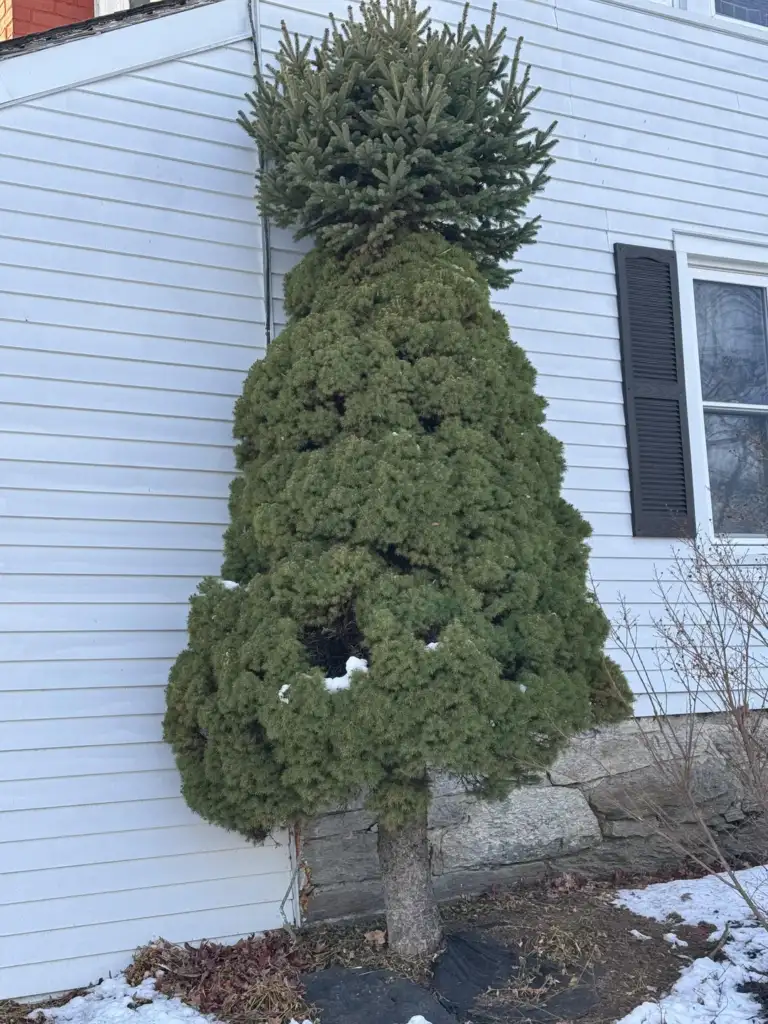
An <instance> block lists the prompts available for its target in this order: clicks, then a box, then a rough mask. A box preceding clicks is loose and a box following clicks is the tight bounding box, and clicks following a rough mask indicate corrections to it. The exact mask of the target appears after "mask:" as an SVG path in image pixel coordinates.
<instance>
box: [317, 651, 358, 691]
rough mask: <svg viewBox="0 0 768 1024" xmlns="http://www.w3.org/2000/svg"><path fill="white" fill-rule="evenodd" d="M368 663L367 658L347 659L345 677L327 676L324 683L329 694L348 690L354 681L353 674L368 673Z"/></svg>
mask: <svg viewBox="0 0 768 1024" xmlns="http://www.w3.org/2000/svg"><path fill="white" fill-rule="evenodd" d="M367 671H368V662H367V661H366V660H365V658H356V657H355V656H354V655H353V656H352V657H351V658H347V664H346V672H345V673H344V675H343V676H326V677H325V679H324V680H323V682H324V683H325V688H326V690H327V691H328V692H329V693H336V691H337V690H348V689H349V684H350V682H351V680H352V673H353V672H367Z"/></svg>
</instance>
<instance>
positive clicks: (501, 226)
mask: <svg viewBox="0 0 768 1024" xmlns="http://www.w3.org/2000/svg"><path fill="white" fill-rule="evenodd" d="M494 19H495V9H494V14H493V16H492V19H491V23H490V24H489V25H488V26H487V28H486V29H484V30H482V31H481V30H479V29H477V28H476V27H474V26H470V25H469V24H468V22H467V11H466V10H465V12H464V16H463V17H462V19H461V21H460V22H459V24H458V26H457V27H456V28H454V29H451V28H449V27H448V26H440V27H439V28H433V27H432V26H431V24H430V20H429V12H428V10H427V11H423V10H422V11H420V10H418V9H417V7H416V3H415V0H370V2H364V3H362V4H361V6H360V18H359V19H356V18H355V16H354V14H353V12H352V10H351V9H350V13H349V16H348V18H347V19H346V20H344V21H342V22H336V21H334V20H333V19H332V21H331V28H330V29H329V31H328V32H326V34H325V36H324V38H323V40H322V42H321V43H320V44H319V46H317V47H316V48H315V49H314V51H313V50H312V44H311V41H309V42H306V43H302V42H301V41H300V40H299V37H298V36H292V35H291V34H290V33H289V32H288V30H287V29H286V28H285V26H283V39H282V43H281V47H280V52H279V55H278V64H277V67H276V68H270V69H269V71H268V74H267V75H263V74H261V73H259V72H257V79H256V89H255V92H254V93H253V94H252V95H251V96H249V97H248V100H249V103H250V111H249V113H247V114H246V113H241V115H240V123H241V124H242V126H243V127H244V128H245V129H246V131H248V133H249V134H250V135H251V136H252V137H253V138H254V139H255V140H256V142H257V143H258V145H259V148H260V151H261V155H262V161H263V166H262V169H261V171H260V173H259V197H260V203H261V207H262V211H263V212H264V213H265V214H267V215H269V216H270V217H272V218H273V219H274V220H275V222H276V223H278V224H280V225H282V226H293V227H295V228H296V229H297V236H298V237H302V236H309V237H312V238H314V239H315V240H316V241H317V242H319V243H321V244H322V245H324V246H327V247H329V248H331V249H333V250H334V251H336V252H346V251H349V250H351V249H373V250H374V251H381V248H382V246H384V245H385V244H386V243H388V242H390V241H392V240H393V239H394V238H396V237H398V236H400V235H402V234H403V233H407V232H413V231H421V230H428V231H432V232H437V233H439V234H441V235H442V236H443V237H444V238H445V239H446V240H448V241H450V242H452V243H454V244H456V245H459V246H460V247H461V248H463V249H466V250H467V251H468V252H470V253H471V254H472V256H473V257H474V259H475V262H476V264H477V266H478V267H479V269H480V270H481V272H482V273H483V274H484V275H485V276H486V278H487V279H488V280H489V282H490V283H491V285H493V286H499V285H503V284H506V283H508V281H509V280H510V279H511V272H510V271H509V270H508V269H507V268H505V267H503V266H502V263H503V261H505V260H509V259H510V258H511V257H512V256H513V255H514V254H515V252H516V251H517V250H518V249H519V248H520V246H521V245H524V244H525V243H527V242H531V241H533V239H534V237H535V234H536V230H537V226H538V223H537V222H538V218H533V219H526V218H525V208H526V205H527V203H528V201H529V200H530V198H531V196H532V195H533V194H534V193H536V192H537V191H538V190H539V189H541V188H542V187H543V186H544V184H545V183H546V181H547V169H548V168H549V166H550V164H551V157H550V151H551V149H552V146H553V145H554V140H553V139H552V137H551V133H552V128H553V127H554V126H551V127H549V128H548V129H546V130H544V131H542V130H537V129H535V128H532V127H530V126H529V125H528V111H529V106H530V103H531V101H532V100H533V99H534V97H535V96H536V93H537V90H532V89H531V88H530V86H529V78H528V69H527V68H525V69H521V68H520V64H519V52H520V41H519V42H518V45H517V48H516V50H515V52H514V55H513V56H511V57H510V56H509V55H507V54H505V52H504V51H505V39H506V30H505V29H502V30H501V31H500V32H496V31H495V28H494Z"/></svg>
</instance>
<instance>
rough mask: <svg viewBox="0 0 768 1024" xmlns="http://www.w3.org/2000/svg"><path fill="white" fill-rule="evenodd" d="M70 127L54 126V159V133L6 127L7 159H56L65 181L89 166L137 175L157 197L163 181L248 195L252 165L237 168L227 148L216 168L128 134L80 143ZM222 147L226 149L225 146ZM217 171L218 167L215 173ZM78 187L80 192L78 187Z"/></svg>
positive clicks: (51, 161)
mask: <svg viewBox="0 0 768 1024" xmlns="http://www.w3.org/2000/svg"><path fill="white" fill-rule="evenodd" d="M71 125H72V121H71V119H69V120H68V121H67V122H66V123H65V124H64V125H62V126H61V127H58V126H56V125H54V126H52V127H53V137H54V138H56V139H57V145H56V149H55V157H54V155H53V151H52V149H51V133H49V132H47V133H38V132H33V131H29V130H27V131H24V133H23V134H22V133H21V132H16V131H10V130H9V127H8V126H7V125H4V126H3V127H4V132H3V134H4V138H5V140H6V157H8V158H11V159H16V158H18V159H21V160H24V161H25V162H26V161H34V163H35V164H54V163H55V165H56V167H57V168H58V169H59V170H60V171H61V172H62V173H61V179H60V181H62V182H66V181H68V179H69V172H70V171H81V170H85V171H88V172H91V173H94V174H108V175H114V176H116V177H118V178H131V179H134V178H135V179H136V180H138V181H139V182H151V183H152V185H153V195H154V187H155V186H156V184H157V182H162V183H163V186H170V187H179V188H183V189H185V190H199V191H202V192H209V191H211V187H212V186H215V188H216V191H217V192H219V193H220V194H221V195H222V196H245V197H246V198H250V194H249V190H250V189H251V185H252V181H251V178H252V168H251V167H245V166H243V167H239V166H237V163H236V164H235V166H232V163H231V161H227V160H226V154H225V153H224V152H222V153H220V155H218V157H216V158H214V166H213V167H212V166H211V164H210V163H199V162H197V161H195V160H189V159H186V158H182V159H179V158H178V156H177V155H175V156H170V155H169V156H164V155H161V154H160V153H153V152H152V150H151V148H150V147H149V144H148V143H147V144H145V145H146V149H145V151H142V149H141V148H139V149H130V148H129V140H128V139H127V138H126V139H123V138H121V139H120V143H121V144H120V145H119V146H115V145H111V146H104V145H99V144H98V143H94V142H93V140H89V141H82V142H81V141H79V140H78V139H73V138H71V137H67V135H66V131H67V129H68V128H69V127H70V126H71ZM62 129H63V131H62ZM221 148H222V149H224V147H221ZM4 166H5V165H4V163H3V161H2V160H0V173H3V168H4ZM9 166H14V165H12V164H11V165H9ZM213 171H215V176H214V174H213V173H212V172H213ZM12 173H13V172H11V175H12ZM4 177H6V180H13V177H12V176H6V175H4ZM78 191H81V190H80V189H78ZM82 191H84V192H87V189H83V190H82ZM160 194H162V190H160Z"/></svg>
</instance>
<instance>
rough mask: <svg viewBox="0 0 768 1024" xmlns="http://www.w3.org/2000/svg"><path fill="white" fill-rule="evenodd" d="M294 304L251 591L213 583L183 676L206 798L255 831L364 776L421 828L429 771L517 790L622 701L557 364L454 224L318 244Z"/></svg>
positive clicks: (183, 730)
mask: <svg viewBox="0 0 768 1024" xmlns="http://www.w3.org/2000/svg"><path fill="white" fill-rule="evenodd" d="M287 300H288V310H289V314H290V317H291V322H290V325H289V326H288V327H287V328H286V329H285V330H284V331H283V332H282V334H281V335H280V336H279V337H278V338H277V340H276V341H275V342H274V343H273V345H272V346H271V348H270V350H269V353H268V356H267V358H266V359H264V360H263V361H261V362H258V363H256V364H255V365H254V367H253V369H252V370H251V372H250V374H249V377H248V380H247V383H246V385H245V390H244V393H243V396H242V397H241V398H240V399H239V401H238V403H237V409H236V421H235V432H236V434H237V437H238V438H239V442H240V443H239V447H238V462H239V465H240V469H241V470H242V477H241V478H240V479H239V480H237V481H236V483H235V485H234V486H233V491H232V500H231V512H232V525H231V526H230V528H229V531H228V534H227V554H226V561H225V565H224V570H223V572H224V575H225V576H226V577H228V578H229V579H230V580H232V581H234V582H238V583H239V584H240V586H239V587H237V588H227V587H225V586H223V585H222V584H221V583H219V582H217V581H211V582H208V583H206V584H204V586H203V588H202V590H201V593H200V594H199V595H198V596H197V597H195V598H194V599H193V607H192V614H191V617H190V646H189V648H188V649H187V650H186V651H185V652H184V653H183V654H182V655H181V657H180V658H179V661H178V663H177V665H176V667H175V669H174V672H173V676H172V681H171V686H170V690H169V695H168V706H169V711H168V716H167V721H166V730H167V735H168V737H169V739H170V740H171V742H172V743H173V744H174V747H175V749H176V752H177V755H178V758H179V764H180V767H181V769H182V774H183V776H184V783H185V794H186V796H187V798H188V800H189V801H190V803H191V804H192V806H193V807H194V808H195V809H196V810H198V811H199V812H200V813H201V814H203V815H204V816H205V817H207V818H211V819H213V820H215V821H219V822H221V823H222V824H224V825H227V826H228V827H230V828H236V829H238V830H239V831H241V832H244V833H246V834H249V833H253V832H255V831H258V830H259V829H266V828H269V827H270V826H271V825H274V824H275V823H276V822H279V821H286V820H290V819H292V818H294V817H299V816H302V815H309V814H312V813H313V812H315V811H317V809H318V808H319V807H322V806H324V805H331V804H333V803H338V802H340V801H342V802H343V801H345V800H347V799H350V798H352V797H353V796H355V795H357V794H358V793H359V792H360V790H361V789H362V788H366V789H367V791H368V792H369V804H370V806H372V807H374V808H375V809H376V811H378V812H379V813H380V814H381V815H383V816H385V817H387V818H388V819H390V820H391V821H392V822H393V823H395V822H398V821H401V820H405V819H407V817H408V816H409V814H411V813H412V811H413V809H414V803H418V802H421V801H423V800H425V799H426V789H425V785H424V783H425V778H426V771H427V769H428V768H429V769H444V770H446V771H448V772H451V773H454V774H458V775H462V776H469V777H471V778H472V779H474V780H476V781H477V782H478V784H479V785H480V786H481V787H482V788H483V789H485V790H487V791H489V792H493V793H498V792H500V791H503V789H504V788H505V787H506V786H508V785H509V783H510V782H512V781H514V780H516V779H521V778H525V777H526V776H527V775H529V774H530V773H531V771H533V770H534V769H535V768H536V767H537V766H540V765H541V764H542V763H547V762H549V760H550V759H551V757H552V755H553V753H554V752H555V751H556V750H557V749H558V748H559V747H560V746H561V744H562V741H563V738H564V737H565V736H566V735H567V734H569V733H571V732H573V731H574V730H575V729H580V728H583V727H585V726H587V725H590V724H592V723H593V722H595V721H598V720H601V719H604V718H606V717H613V715H614V714H615V713H616V712H618V711H621V710H622V705H621V701H619V702H618V703H617V702H616V699H615V697H614V695H613V690H612V686H611V682H610V680H609V679H608V678H607V677H606V668H605V666H604V664H603V655H602V646H603V643H604V641H605V638H606V633H607V623H606V620H605V618H604V616H603V614H602V612H601V611H600V609H599V608H598V607H597V605H596V604H595V602H594V601H593V600H592V598H591V597H590V596H589V594H588V593H587V590H586V587H585V577H586V572H587V547H586V545H585V544H584V539H585V538H586V536H587V535H588V532H589V530H588V527H587V525H586V524H585V522H584V520H583V519H582V518H581V517H580V515H579V514H578V513H577V512H576V511H575V510H574V509H573V508H572V507H571V506H570V505H569V504H567V502H565V501H564V500H563V499H562V498H561V497H560V487H561V481H562V474H563V458H562V453H561V446H560V444H559V442H558V441H556V440H555V439H554V438H553V437H552V436H551V434H549V433H547V431H546V430H545V429H544V427H543V425H542V421H543V415H544V402H543V400H542V399H541V398H539V397H538V396H537V395H536V394H535V392H534V388H533V385H534V372H533V369H532V367H531V365H530V363H529V362H528V360H527V358H526V356H525V354H524V353H523V351H522V350H521V349H520V348H519V347H518V346H516V345H514V344H512V343H511V342H510V339H509V335H508V330H507V326H506V323H505V321H504V319H503V317H502V316H501V315H500V314H499V313H496V312H494V311H492V309H491V306H490V303H489V299H488V286H487V284H486V282H485V281H484V280H483V278H482V277H481V275H480V274H479V273H478V271H477V269H476V268H475V266H474V264H473V262H472V259H471V258H470V257H469V256H468V255H467V254H466V253H463V252H462V251H461V250H460V249H458V248H455V247H453V246H450V245H447V244H446V243H445V242H444V241H443V240H442V239H441V238H439V237H437V236H434V235H422V234H418V235H412V236H410V237H408V238H406V239H404V240H403V241H401V242H399V243H397V244H395V245H393V246H391V247H390V248H389V249H388V251H387V253H386V254H385V255H384V256H383V257H382V258H381V259H378V260H376V261H372V262H370V263H368V264H364V265H360V264H359V263H358V262H356V261H349V262H348V263H347V264H344V263H341V262H339V261H338V260H337V259H336V257H335V256H333V255H331V254H328V253H326V252H323V251H322V250H317V251H315V252H313V253H312V254H310V255H309V256H308V257H306V258H305V259H304V260H303V262H302V263H301V264H300V266H299V267H298V268H297V269H296V270H294V271H293V273H292V274H291V276H290V277H289V281H288V287H287ZM433 643H437V645H438V646H437V647H436V648H434V647H433V648H430V647H429V646H428V645H429V644H433ZM353 655H355V656H359V657H361V658H363V659H365V660H367V661H368V662H369V663H370V669H369V671H368V672H367V673H365V674H363V673H361V674H359V675H357V676H353V678H352V682H351V685H350V687H349V689H348V690H346V691H344V692H328V691H327V690H326V688H325V685H324V679H325V678H326V677H337V676H339V675H340V674H343V672H344V666H345V663H346V661H347V659H348V658H349V657H350V656H353ZM286 686H287V687H289V689H288V690H287V691H285V690H284V689H283V688H284V687H286Z"/></svg>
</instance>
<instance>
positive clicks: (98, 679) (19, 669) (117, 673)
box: [0, 652, 178, 778]
mask: <svg viewBox="0 0 768 1024" xmlns="http://www.w3.org/2000/svg"><path fill="white" fill-rule="evenodd" d="M176 653H178V652H174V654H173V655H171V656H169V657H168V658H142V659H138V658H134V659H131V658H128V657H123V658H117V659H111V660H110V659H102V660H98V659H90V658H88V659H84V660H80V661H78V660H76V659H72V660H70V661H68V662H67V663H66V664H65V663H60V664H59V670H58V672H51V668H50V664H49V663H48V662H47V661H45V660H42V661H40V660H37V659H31V658H30V659H28V660H25V661H6V662H3V671H2V673H0V693H2V692H5V691H15V690H49V691H51V690H57V689H59V688H62V687H77V688H79V689H89V688H91V687H95V688H97V689H98V688H101V687H118V688H122V687H129V688H130V687H133V686H165V684H166V683H167V682H168V673H169V671H170V669H171V665H172V664H173V659H174V658H175V656H176ZM22 777H23V776H18V775H17V776H14V778H22Z"/></svg>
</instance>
